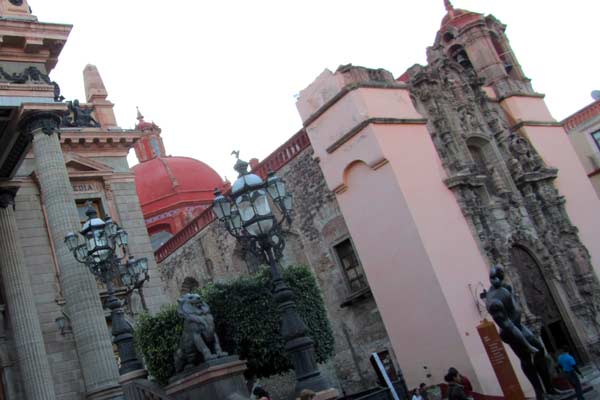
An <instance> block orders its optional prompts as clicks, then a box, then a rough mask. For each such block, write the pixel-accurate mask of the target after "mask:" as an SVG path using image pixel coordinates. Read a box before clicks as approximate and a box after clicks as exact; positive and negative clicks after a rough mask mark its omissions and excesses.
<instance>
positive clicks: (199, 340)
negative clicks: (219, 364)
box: [175, 293, 227, 372]
mask: <svg viewBox="0 0 600 400" xmlns="http://www.w3.org/2000/svg"><path fill="white" fill-rule="evenodd" d="M177 303H178V304H177V314H178V315H179V316H180V317H181V318H183V333H182V334H181V340H180V342H179V348H178V349H177V351H176V352H175V371H176V372H181V371H183V370H185V369H188V368H191V367H194V366H196V365H199V364H201V363H203V362H206V361H209V360H213V359H215V358H220V357H225V356H227V353H225V352H224V351H223V350H222V349H221V343H220V342H219V338H218V337H217V334H216V333H215V321H214V318H213V316H212V314H211V313H210V308H209V307H208V304H206V303H205V302H204V300H202V297H200V296H199V295H197V294H192V293H187V294H184V295H183V296H181V297H180V298H179V299H178V300H177Z"/></svg>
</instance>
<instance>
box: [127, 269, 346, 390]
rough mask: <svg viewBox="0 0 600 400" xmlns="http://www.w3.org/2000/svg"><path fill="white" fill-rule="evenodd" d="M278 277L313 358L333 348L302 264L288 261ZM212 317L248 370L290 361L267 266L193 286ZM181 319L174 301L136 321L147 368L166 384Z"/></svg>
mask: <svg viewBox="0 0 600 400" xmlns="http://www.w3.org/2000/svg"><path fill="white" fill-rule="evenodd" d="M283 277H284V279H285V281H286V283H287V284H288V285H289V286H290V288H291V289H292V290H293V292H294V294H295V297H296V304H297V308H298V312H299V314H300V316H301V317H302V319H303V320H304V322H305V323H306V325H307V327H308V334H309V336H310V337H311V338H312V339H313V341H314V342H315V350H316V357H317V361H318V362H324V361H326V360H327V359H328V358H329V357H331V355H332V354H333V350H334V339H333V333H332V331H331V327H330V325H329V321H328V319H327V313H326V311H325V306H324V303H323V298H322V296H321V292H320V289H319V286H318V285H317V282H316V280H315V278H314V276H313V275H312V273H311V272H310V270H309V269H308V268H306V267H303V266H299V267H289V268H287V269H286V270H285V271H284V273H283ZM198 293H199V294H201V295H202V296H203V298H204V299H205V300H206V302H207V303H208V304H209V306H210V308H211V311H212V313H213V315H214V317H215V322H216V328H217V333H218V335H219V338H220V339H221V345H222V347H223V349H224V350H225V351H227V352H229V353H230V354H237V355H239V356H240V357H241V358H242V359H245V360H247V362H248V369H249V373H251V374H255V375H256V376H257V377H268V376H271V375H275V374H279V373H282V372H286V371H288V370H290V369H291V368H292V365H291V363H290V361H289V359H288V358H287V355H286V354H285V351H284V341H283V338H282V337H281V336H280V334H279V328H280V324H281V319H280V316H279V312H278V310H277V305H276V304H275V301H274V299H273V297H272V295H271V283H270V274H269V271H268V270H263V271H261V272H260V273H258V274H256V275H253V276H249V277H241V278H238V279H235V280H233V281H230V282H227V283H218V284H211V285H208V286H206V287H204V288H203V289H201V290H199V291H198ZM181 331H182V323H181V321H180V320H179V318H178V317H177V314H176V312H175V308H174V307H170V308H168V309H165V310H163V311H162V312H160V313H159V314H157V315H156V316H149V315H144V316H142V317H141V318H140V320H139V321H138V323H137V324H136V332H135V338H136V343H137V345H138V348H139V349H140V351H141V353H142V354H143V355H144V359H145V361H146V365H147V368H148V371H149V372H150V373H151V374H152V375H153V376H154V377H156V379H157V380H158V381H159V382H160V383H162V384H165V383H166V382H167V380H168V378H169V377H170V376H172V375H173V373H174V367H173V353H174V351H175V349H176V348H177V345H178V341H179V337H180V335H181Z"/></svg>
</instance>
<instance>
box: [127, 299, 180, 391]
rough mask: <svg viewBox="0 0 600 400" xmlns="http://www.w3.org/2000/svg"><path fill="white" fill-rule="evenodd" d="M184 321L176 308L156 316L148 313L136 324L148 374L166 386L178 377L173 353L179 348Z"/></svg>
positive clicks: (139, 346) (136, 341) (137, 339)
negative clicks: (175, 376) (174, 376)
mask: <svg viewBox="0 0 600 400" xmlns="http://www.w3.org/2000/svg"><path fill="white" fill-rule="evenodd" d="M182 331H183V320H182V319H181V318H179V316H178V315H177V311H176V307H175V306H166V307H163V308H162V309H161V311H160V312H158V313H157V314H156V315H154V316H151V315H150V314H147V313H144V314H142V315H140V316H139V317H138V319H137V321H136V323H135V330H134V333H133V335H134V340H135V346H136V349H137V352H138V354H142V355H143V357H144V361H145V363H146V368H147V369H148V372H150V374H151V375H152V376H154V378H155V379H156V380H157V382H159V383H160V384H162V385H165V384H167V382H168V381H169V378H170V377H171V376H173V375H174V374H175V363H174V359H173V354H174V353H175V350H177V346H179V338H180V337H181V332H182Z"/></svg>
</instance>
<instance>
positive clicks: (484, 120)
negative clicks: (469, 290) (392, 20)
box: [409, 52, 600, 356]
mask: <svg viewBox="0 0 600 400" xmlns="http://www.w3.org/2000/svg"><path fill="white" fill-rule="evenodd" d="M433 54H436V56H435V57H433V56H432V55H433ZM430 56H431V57H430V64H429V65H428V66H426V67H422V66H414V67H412V68H411V69H410V70H409V75H410V80H409V85H410V88H411V97H412V99H413V102H414V103H415V106H416V108H417V109H418V110H419V111H420V112H421V113H422V114H423V115H424V116H425V117H426V118H427V119H428V121H429V123H428V127H429V130H430V133H431V137H432V142H433V144H434V146H435V148H436V150H437V151H438V154H439V156H440V158H441V160H442V163H443V166H444V168H445V169H446V172H447V175H448V178H447V179H446V181H445V183H446V185H447V186H448V188H449V189H450V190H452V191H453V192H454V194H455V195H456V198H457V202H458V203H459V205H460V207H461V209H462V211H463V214H464V215H465V218H467V221H468V223H469V225H470V227H471V229H472V230H473V235H474V237H475V238H476V240H477V241H478V243H479V246H480V249H481V252H482V253H483V254H484V255H485V256H486V257H487V259H488V261H489V263H490V264H503V265H504V266H505V267H506V271H507V275H508V277H509V279H510V280H511V281H512V284H513V286H514V287H515V290H516V293H517V295H518V297H519V298H520V302H521V303H522V304H521V305H522V307H523V311H524V314H525V315H526V318H527V319H528V320H529V321H530V322H531V321H534V322H535V324H537V326H538V328H539V327H541V324H542V323H543V322H542V320H543V319H544V318H546V319H548V318H550V317H549V316H548V315H546V316H544V315H540V311H539V307H538V306H539V305H540V304H542V303H543V298H547V300H548V301H550V300H551V301H553V302H554V301H556V302H559V301H561V300H560V299H555V298H554V297H553V296H554V295H553V294H552V293H553V292H552V291H551V290H547V287H545V286H544V287H542V286H539V285H540V283H539V282H536V283H535V284H533V285H534V286H535V285H538V286H535V287H534V286H532V285H530V283H531V282H528V281H527V279H530V278H531V277H530V276H529V275H531V274H533V273H534V272H535V271H533V270H532V269H531V268H529V266H530V264H531V263H529V261H527V260H529V259H528V258H527V257H526V256H525V255H524V254H529V252H530V253H531V254H532V255H533V256H535V259H536V260H538V261H539V271H540V273H541V274H542V275H541V276H543V277H544V279H545V281H546V282H548V284H549V285H553V286H554V287H560V288H562V289H561V290H564V293H566V294H567V297H568V299H567V300H566V302H568V304H563V306H564V308H563V309H565V308H566V309H568V310H569V311H568V312H567V313H566V314H565V315H563V314H560V313H559V311H557V310H558V309H560V307H559V308H557V309H554V310H552V313H554V314H552V318H558V317H560V318H563V319H564V318H571V319H579V321H578V322H575V321H573V322H575V323H573V324H572V325H573V326H575V325H580V326H584V327H585V328H584V329H583V331H585V333H582V332H579V331H577V332H571V335H579V336H578V338H579V339H580V340H581V342H583V345H584V347H586V349H587V350H588V351H589V352H590V353H592V354H596V355H598V356H600V345H599V343H598V342H599V340H598V337H599V335H600V330H599V328H598V326H599V325H598V323H597V322H598V321H599V320H600V318H599V317H600V284H599V282H598V278H597V277H596V275H595V274H594V273H593V269H592V266H591V260H590V256H589V254H588V252H587V249H586V248H585V246H584V245H583V244H582V242H581V241H580V239H579V236H578V234H577V229H576V228H575V227H574V226H573V225H572V223H571V221H570V219H569V216H568V214H567V212H566V209H565V199H564V198H563V197H562V196H561V195H560V193H559V192H558V190H557V189H556V187H555V185H554V180H555V179H556V176H557V170H556V169H554V168H551V167H549V166H547V165H545V164H544V161H543V160H542V158H541V157H540V156H539V154H538V153H537V152H536V150H535V148H533V146H532V145H531V144H530V143H529V141H528V140H527V139H526V138H525V137H523V136H522V135H521V134H520V133H519V132H515V131H511V130H510V129H509V123H508V120H507V118H506V117H505V115H504V112H503V110H502V109H501V108H500V107H499V106H498V104H496V103H494V102H492V101H490V100H489V99H488V97H487V96H486V94H485V92H484V91H483V90H482V87H481V84H482V80H481V79H479V78H478V77H477V76H476V74H475V72H474V71H473V70H472V69H470V68H468V67H467V68H466V69H465V68H464V67H462V66H461V65H459V64H458V63H456V62H454V61H452V60H450V59H448V58H445V57H444V56H443V55H441V53H440V52H437V53H433V52H432V53H431V54H430ZM512 89H513V90H514V88H512ZM515 246H517V247H515ZM515 248H520V249H521V248H522V249H526V251H525V250H523V251H525V253H519V252H518V251H516V250H514V249H515ZM515 254H516V255H515ZM515 257H517V258H518V259H519V260H520V261H519V262H521V264H523V262H524V263H525V264H526V266H525V267H522V266H521V267H520V268H517V267H515V266H514V265H513V261H514V259H515ZM523 260H525V261H523ZM536 268H537V267H536ZM536 271H537V270H536ZM536 273H537V272H536ZM532 276H533V275H532ZM536 276H537V275H536ZM524 283H528V285H525V286H524ZM540 288H541V289H540ZM536 290H538V291H536ZM540 290H541V291H540ZM538 292H539V293H538ZM526 293H528V295H527V294H526ZM532 293H538V294H539V296H537V297H536V298H531V299H530V298H529V297H533V296H534V295H533V294H532ZM526 296H529V297H526ZM528 304H532V305H535V306H534V307H531V308H530V307H529V306H528ZM535 313H537V314H535ZM557 313H559V314H560V315H558V314H557ZM536 321H537V322H536Z"/></svg>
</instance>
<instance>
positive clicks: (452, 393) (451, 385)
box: [444, 368, 469, 400]
mask: <svg viewBox="0 0 600 400" xmlns="http://www.w3.org/2000/svg"><path fill="white" fill-rule="evenodd" d="M444 380H445V381H446V382H447V383H448V400H469V397H467V395H466V394H465V388H464V387H463V385H461V382H462V380H461V376H460V374H459V373H458V371H457V370H456V368H450V369H449V370H448V373H447V374H446V376H445V377H444Z"/></svg>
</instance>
